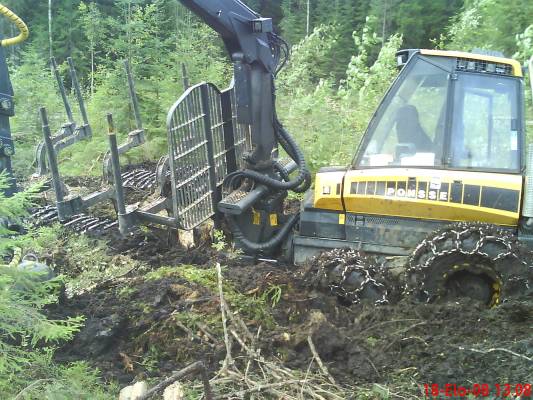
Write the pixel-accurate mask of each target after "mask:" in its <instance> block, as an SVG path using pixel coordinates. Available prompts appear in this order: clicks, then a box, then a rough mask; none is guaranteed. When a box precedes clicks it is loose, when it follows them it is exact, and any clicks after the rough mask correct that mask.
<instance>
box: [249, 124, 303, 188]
mask: <svg viewBox="0 0 533 400" xmlns="http://www.w3.org/2000/svg"><path fill="white" fill-rule="evenodd" d="M275 124H276V127H275V131H276V135H277V136H278V141H279V142H280V144H281V146H282V147H283V148H284V149H285V151H287V153H288V154H289V156H291V158H293V160H294V162H295V163H296V164H297V165H298V167H299V172H298V176H297V177H296V178H295V179H294V180H291V181H289V182H282V181H279V180H276V179H273V178H271V177H269V176H266V175H263V174H261V173H260V172H257V171H254V170H251V169H245V170H244V171H242V172H241V175H242V176H244V177H245V178H249V179H253V180H254V181H255V182H257V183H260V184H263V185H265V186H268V187H269V188H272V189H276V190H293V191H294V190H295V189H296V190H298V191H305V190H307V189H308V188H309V186H310V184H311V180H310V174H309V171H308V170H307V167H306V164H305V158H304V155H303V153H302V151H301V150H300V148H299V147H298V145H297V144H296V142H295V141H294V139H293V138H292V137H291V135H290V134H289V133H288V132H287V131H286V130H285V128H283V126H282V125H281V123H279V121H277V119H276V122H275ZM280 139H281V140H280ZM285 146H287V147H285ZM293 156H294V157H293Z"/></svg>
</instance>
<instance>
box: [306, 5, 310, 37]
mask: <svg viewBox="0 0 533 400" xmlns="http://www.w3.org/2000/svg"><path fill="white" fill-rule="evenodd" d="M309 1H310V0H307V24H306V30H305V32H306V33H305V36H309V25H310V20H311V12H310V10H309V8H310V7H309V6H310V4H309Z"/></svg>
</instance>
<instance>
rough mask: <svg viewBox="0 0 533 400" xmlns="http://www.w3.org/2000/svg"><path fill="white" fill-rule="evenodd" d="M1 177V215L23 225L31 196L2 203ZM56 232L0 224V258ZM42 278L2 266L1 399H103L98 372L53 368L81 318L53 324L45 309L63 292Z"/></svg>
mask: <svg viewBox="0 0 533 400" xmlns="http://www.w3.org/2000/svg"><path fill="white" fill-rule="evenodd" d="M5 186H6V177H5V174H0V215H2V217H6V218H8V219H9V220H10V221H11V222H21V218H22V217H24V216H25V215H26V209H27V207H28V206H29V204H30V203H31V199H32V197H33V195H34V190H29V191H25V192H19V193H17V194H16V195H15V196H13V197H10V198H6V197H5V196H4V195H3V194H2V193H3V192H2V191H1V188H2V187H5ZM58 233H59V231H58V229H57V227H52V228H42V229H39V230H30V231H29V232H28V233H26V234H24V235H20V234H18V235H16V234H15V233H14V232H9V231H7V230H6V228H5V227H4V225H3V224H2V223H1V221H0V238H1V241H0V255H5V254H6V252H7V251H8V250H11V249H13V248H14V247H22V248H23V249H24V250H25V251H28V250H32V251H35V250H42V249H43V248H44V247H45V246H46V247H48V246H52V244H53V243H54V242H55V241H57V236H58ZM41 274H42V273H39V272H30V271H26V270H23V269H19V268H17V266H16V265H12V266H6V265H2V262H0V393H2V398H10V397H11V396H15V395H17V394H18V398H20V399H43V398H50V399H51V398H53V399H71V398H82V399H105V398H110V396H109V395H108V394H106V393H105V392H106V391H107V388H103V387H102V386H101V382H100V381H99V378H98V376H97V372H96V371H92V370H90V369H89V368H88V367H87V366H86V365H84V364H74V365H72V366H63V367H60V366H57V365H55V364H54V362H53V356H54V346H55V345H57V344H59V343H61V342H64V341H66V340H70V339H72V337H73V335H74V334H75V333H76V332H77V331H78V330H79V329H80V328H81V326H82V325H83V320H84V318H83V317H82V316H78V317H71V318H67V319H65V320H59V319H51V318H49V317H48V316H47V315H46V312H45V307H46V306H49V305H51V304H54V303H56V302H57V301H58V295H59V293H60V291H61V290H62V287H63V280H62V279H61V278H60V277H57V278H54V279H51V280H46V279H43V277H42V276H41Z"/></svg>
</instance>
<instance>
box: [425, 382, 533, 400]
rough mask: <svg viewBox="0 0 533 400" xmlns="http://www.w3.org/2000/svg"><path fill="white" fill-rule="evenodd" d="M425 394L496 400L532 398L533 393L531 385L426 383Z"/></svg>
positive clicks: (428, 395)
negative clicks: (498, 399) (501, 399)
mask: <svg viewBox="0 0 533 400" xmlns="http://www.w3.org/2000/svg"><path fill="white" fill-rule="evenodd" d="M424 393H425V395H426V397H468V396H474V397H489V396H490V397H492V398H494V397H496V398H516V397H521V398H530V397H531V393H532V385H531V383H522V384H521V383H516V384H509V383H502V384H499V383H494V384H490V383H474V384H473V385H472V386H462V385H456V384H454V383H446V384H444V385H439V384H437V383H430V384H428V383H425V384H424Z"/></svg>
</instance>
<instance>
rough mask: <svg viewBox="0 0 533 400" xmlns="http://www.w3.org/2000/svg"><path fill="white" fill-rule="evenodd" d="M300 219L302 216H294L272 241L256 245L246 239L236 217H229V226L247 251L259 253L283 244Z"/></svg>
mask: <svg viewBox="0 0 533 400" xmlns="http://www.w3.org/2000/svg"><path fill="white" fill-rule="evenodd" d="M299 219H300V214H295V215H292V216H291V217H290V218H289V220H288V221H287V222H285V224H284V225H283V226H282V227H281V229H280V230H279V231H278V232H277V233H276V234H275V235H274V236H273V237H272V238H271V239H269V240H267V241H266V242H262V243H256V242H252V241H251V240H248V239H246V238H245V237H244V235H243V233H242V231H241V229H240V228H239V225H238V224H237V222H236V221H235V219H234V217H232V216H228V224H229V226H230V229H231V231H232V232H233V235H234V238H235V239H238V240H239V241H240V242H241V243H242V245H243V246H244V247H245V248H246V249H247V250H249V251H252V252H258V251H265V250H270V249H273V248H274V247H276V246H278V245H279V244H281V242H282V241H283V240H284V239H285V238H286V237H287V235H288V234H289V232H290V230H291V229H292V227H293V226H294V225H295V224H296V223H297V222H298V220H299Z"/></svg>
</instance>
